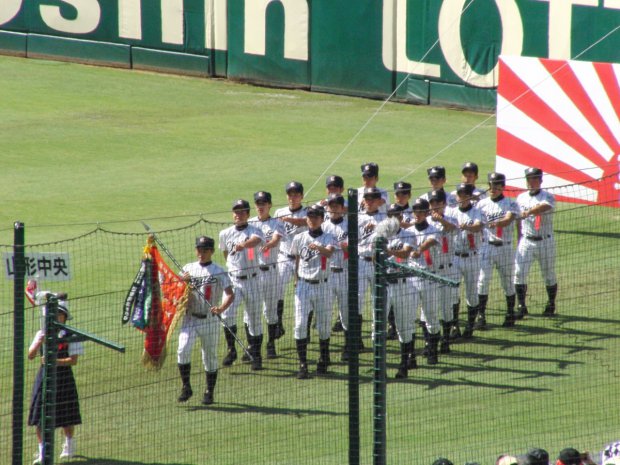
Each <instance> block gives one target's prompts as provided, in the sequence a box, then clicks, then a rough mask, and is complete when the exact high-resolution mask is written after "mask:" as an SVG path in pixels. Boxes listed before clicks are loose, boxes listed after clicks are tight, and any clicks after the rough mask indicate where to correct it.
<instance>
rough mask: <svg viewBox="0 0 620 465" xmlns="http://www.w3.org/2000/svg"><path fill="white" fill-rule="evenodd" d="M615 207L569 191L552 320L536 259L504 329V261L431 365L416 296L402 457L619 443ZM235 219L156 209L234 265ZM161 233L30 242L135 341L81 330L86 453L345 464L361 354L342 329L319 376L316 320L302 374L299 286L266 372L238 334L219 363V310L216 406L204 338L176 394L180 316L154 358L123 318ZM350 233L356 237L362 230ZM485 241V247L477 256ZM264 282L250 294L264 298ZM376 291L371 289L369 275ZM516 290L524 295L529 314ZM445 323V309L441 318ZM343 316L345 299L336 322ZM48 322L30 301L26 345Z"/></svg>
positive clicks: (394, 353)
mask: <svg viewBox="0 0 620 465" xmlns="http://www.w3.org/2000/svg"><path fill="white" fill-rule="evenodd" d="M585 188H587V186H584V185H574V186H562V187H558V188H551V189H549V191H550V192H551V193H553V194H555V195H556V197H558V198H562V197H566V196H567V193H568V194H570V195H574V194H575V192H576V191H577V190H579V189H585ZM617 212H618V211H617V210H616V209H612V208H609V207H608V206H607V205H606V204H604V203H600V202H598V203H597V202H596V201H595V200H594V199H593V200H592V202H590V203H587V204H586V203H584V204H577V205H576V204H574V203H563V202H562V201H559V202H558V203H557V204H556V209H555V212H554V214H553V216H554V228H553V236H554V239H555V243H556V253H555V272H556V275H557V284H558V288H557V297H556V299H555V304H556V308H555V316H553V317H543V316H542V313H543V311H544V310H545V306H546V304H547V301H548V298H549V295H548V289H547V287H548V286H547V283H545V281H544V279H543V278H544V277H543V276H542V274H541V271H540V268H539V266H538V265H537V264H534V265H533V266H532V267H531V269H530V272H529V275H528V277H527V297H526V298H527V301H526V302H527V308H528V310H529V314H528V315H526V316H525V317H524V318H523V319H517V320H516V323H515V325H514V327H503V326H502V325H503V323H504V320H505V317H506V298H505V291H504V289H503V288H502V286H501V284H500V280H499V278H498V275H499V273H498V271H497V268H495V269H494V271H493V278H492V279H491V281H490V284H489V287H488V300H487V303H486V312H485V317H486V329H484V330H483V329H478V327H476V329H474V332H473V337H472V338H470V339H463V338H462V337H461V338H459V339H455V340H452V341H451V345H450V347H451V350H450V353H439V354H438V361H439V363H437V364H429V363H428V361H427V356H426V355H424V354H423V353H422V351H423V350H424V346H425V344H424V333H423V331H422V325H421V324H420V319H422V320H424V319H425V317H424V314H423V312H420V309H419V308H417V307H416V308H415V309H412V313H414V314H415V319H416V320H417V324H416V325H415V340H416V345H415V353H416V355H417V362H418V367H417V368H411V369H409V370H408V376H407V377H406V378H398V379H396V378H395V374H396V372H397V371H398V367H399V363H400V361H401V344H400V341H398V340H389V341H388V343H387V358H386V360H387V366H386V368H387V376H388V378H387V390H386V399H387V429H386V438H387V440H386V443H385V448H386V453H387V458H388V462H389V463H432V462H433V460H434V459H435V458H437V457H439V456H446V457H449V458H451V459H452V460H453V461H454V463H461V462H465V461H468V460H470V461H478V462H480V463H492V462H493V461H494V460H495V458H496V457H497V456H498V455H499V454H501V453H511V454H519V453H523V452H525V451H526V450H528V449H530V448H532V447H542V448H545V449H547V450H548V451H549V452H550V454H551V455H554V454H557V452H558V451H559V450H560V449H562V448H564V447H567V446H571V447H575V448H577V449H579V450H580V451H581V450H590V451H592V452H596V451H598V450H601V449H602V448H603V446H604V445H605V444H606V443H608V442H610V441H612V440H615V439H617V437H618V434H619V433H618V427H617V420H616V418H618V414H619V413H620V412H618V402H617V398H618V394H620V392H619V388H618V375H619V373H618V363H617V360H618V355H619V354H618V352H619V350H620V346H619V345H618V343H617V337H618V336H617V333H618V331H617V330H618V325H619V323H620V320H619V319H618V315H617V310H618V301H619V297H620V295H619V294H620V292H619V287H618V282H619V278H620V276H619V274H620V272H619V269H620V267H619V264H620V248H619V247H618V238H619V235H618V234H619V233H618V230H619V229H618V222H619V221H620V220H619V215H618V213H617ZM230 225H231V224H230V223H229V222H221V221H219V222H218V221H211V220H210V219H209V218H205V217H200V218H194V219H188V218H187V217H182V218H176V219H168V220H166V221H165V222H154V223H153V224H152V227H153V230H155V231H156V232H157V238H158V239H159V241H160V243H161V244H163V245H165V248H166V249H167V252H168V253H169V254H170V255H172V256H173V257H174V259H175V260H176V262H178V263H179V264H181V265H185V264H187V263H191V262H195V261H196V260H197V258H196V250H195V244H196V242H195V241H196V238H197V237H199V236H202V235H206V236H209V237H211V238H214V239H215V248H216V251H215V254H214V262H216V263H218V264H220V265H222V266H224V264H225V260H224V258H223V255H222V252H221V251H220V250H219V248H218V246H219V244H218V241H219V233H220V231H222V230H223V229H225V228H228V227H230ZM28 227H29V226H28V225H26V231H28ZM512 227H514V225H513V226H512ZM65 229H66V228H65ZM27 235H28V233H27ZM53 235H54V237H57V236H59V235H60V233H57V232H56V233H54V234H53ZM147 238H148V233H147V232H146V231H145V230H144V229H143V227H142V225H141V224H140V222H126V223H123V224H122V225H113V224H105V225H97V226H96V227H93V228H92V230H90V231H87V232H85V233H81V234H80V235H79V236H76V237H71V238H68V239H62V240H57V241H54V242H48V243H38V244H31V243H27V244H26V257H27V275H26V279H27V280H28V279H36V281H37V285H38V288H37V290H38V291H39V292H41V291H46V290H47V291H51V292H66V293H67V295H68V297H67V302H68V308H69V312H70V314H71V316H72V317H73V318H72V319H71V320H70V321H68V324H70V325H72V326H75V327H77V328H80V329H82V330H85V331H87V332H89V333H92V334H94V335H96V336H98V337H101V338H104V339H107V340H110V341H113V342H115V343H117V344H120V345H123V346H125V348H126V352H125V353H124V354H119V353H116V352H113V351H110V350H109V349H107V348H105V347H103V346H100V345H96V344H93V343H90V342H84V343H83V347H84V351H83V354H79V355H78V363H77V365H75V366H73V367H72V371H73V375H74V377H75V380H76V385H77V391H78V393H79V407H80V413H81V420H82V423H81V425H79V426H78V427H76V433H75V440H74V441H75V444H74V445H73V447H74V451H73V452H74V454H75V456H76V457H77V458H80V459H81V460H82V461H84V463H92V464H103V463H105V464H144V463H152V464H202V463H218V464H237V463H245V462H251V463H269V464H274V463H283V464H284V463H286V464H290V463H295V464H303V463H312V464H315V463H325V464H331V463H334V464H340V463H346V462H347V458H348V453H349V451H348V447H349V440H348V421H349V400H348V386H349V385H348V376H347V373H348V367H347V364H346V363H344V362H342V361H341V352H342V349H343V347H344V335H343V333H342V332H332V334H331V337H330V349H331V365H330V366H329V368H328V373H327V375H320V374H317V373H316V369H317V361H318V360H319V358H320V355H321V353H320V344H319V337H318V332H317V329H316V328H314V327H312V326H311V330H310V333H311V340H310V342H309V344H308V346H307V352H308V353H307V360H308V368H309V379H305V380H299V379H297V374H298V370H299V359H298V351H297V347H296V342H295V339H294V337H293V335H294V330H293V328H294V327H295V319H294V299H295V298H294V293H295V288H294V286H293V284H292V283H289V284H288V285H287V286H286V287H285V289H284V294H283V301H284V307H283V308H284V313H283V326H284V329H285V330H286V333H285V334H284V335H283V336H282V337H280V338H279V339H277V340H276V341H275V349H276V353H277V357H276V358H267V356H266V344H267V341H268V325H267V323H266V321H265V319H264V317H263V322H262V326H263V333H264V338H263V341H262V365H263V369H262V370H253V369H252V365H251V363H247V362H243V361H242V360H241V357H242V355H243V350H242V349H241V348H240V346H239V345H238V344H236V347H237V353H238V358H237V360H235V361H234V363H233V364H232V366H222V361H223V359H224V358H225V356H226V355H227V353H228V346H227V340H226V337H225V332H224V329H223V327H222V326H221V323H220V322H219V321H217V322H216V325H217V331H219V343H218V346H217V360H218V362H219V369H218V377H217V384H216V386H215V389H214V403H213V404H211V405H203V404H202V402H201V401H202V399H203V393H204V391H205V390H206V388H207V376H206V374H205V369H204V366H203V360H202V358H201V351H200V347H201V343H200V340H196V341H195V344H194V346H193V350H192V351H191V360H190V363H189V365H190V371H189V374H190V380H191V386H192V389H193V396H192V397H191V398H190V399H189V400H187V401H186V402H178V401H177V398H178V397H179V395H180V394H181V388H182V381H181V375H180V372H179V367H178V364H177V348H178V346H179V332H180V326H179V325H177V327H176V330H174V331H172V333H171V338H170V340H169V341H168V344H167V345H166V350H165V352H166V358H165V360H164V361H163V362H162V363H161V364H160V365H161V366H160V367H157V369H153V367H152V366H151V367H150V369H149V368H147V367H146V366H145V365H144V363H143V354H144V351H145V339H147V338H146V337H145V336H146V335H145V332H144V331H141V330H140V329H138V328H136V326H139V325H136V324H134V323H135V322H132V321H129V322H128V323H127V324H122V318H123V314H124V311H125V302H126V298H127V295H128V291H129V289H130V287H131V284H132V282H134V280H135V278H136V274H137V273H138V271H139V269H140V266H141V263H142V259H143V257H144V249H145V246H146V244H147ZM541 242H545V241H541ZM155 245H157V244H155ZM535 245H538V244H535ZM504 246H509V247H511V248H512V250H513V251H514V250H516V247H517V237H516V234H515V236H514V241H513V242H512V243H511V244H504ZM352 247H353V249H352V250H355V244H353V246H352ZM436 247H440V245H438V246H436ZM486 247H487V248H488V247H495V246H490V245H487V246H486ZM0 249H1V251H2V253H3V264H4V267H5V275H6V276H7V277H8V278H9V279H5V280H3V281H2V283H3V284H2V295H1V299H2V308H3V309H4V310H2V312H1V313H2V314H3V315H4V316H5V317H6V319H7V321H12V314H13V310H12V307H13V289H12V286H13V281H12V280H11V279H10V278H11V277H12V276H11V273H13V272H14V269H13V263H12V261H11V253H12V245H3V246H1V247H0ZM158 249H159V251H160V253H161V257H162V259H163V261H165V262H166V263H167V265H168V266H169V267H170V269H171V270H172V271H173V272H175V273H176V272H178V271H179V270H178V269H177V266H176V264H175V263H174V261H173V260H171V259H170V257H169V256H168V255H167V254H166V253H165V252H164V251H163V250H162V247H161V246H160V247H158ZM483 250H484V248H483V247H482V244H481V248H480V254H481V255H482V253H483ZM360 263H361V261H360ZM536 263H538V262H536ZM242 271H243V273H244V275H245V276H248V277H249V278H248V279H254V277H253V275H254V274H256V275H257V277H258V275H259V274H260V273H261V272H263V270H261V269H260V268H258V267H256V266H252V267H248V268H246V269H243V270H242ZM417 279H421V278H417ZM422 281H423V280H422ZM388 286H389V284H388ZM436 287H438V288H440V287H441V285H440V284H436ZM464 287H465V286H463V285H462V286H461V289H460V290H459V291H458V293H459V297H460V301H461V307H460V309H461V310H460V311H461V313H460V317H459V320H460V329H461V331H463V330H464V329H465V326H466V323H467V309H466V307H467V305H466V300H467V298H466V294H465V289H464ZM257 289H258V290H255V294H250V295H248V296H247V297H248V299H258V300H260V299H261V298H263V297H264V293H263V291H262V290H260V289H259V288H257ZM415 289H416V290H415V293H416V294H417V299H418V300H417V302H419V303H420V304H421V305H423V304H422V299H421V297H420V296H421V295H422V294H420V292H421V291H420V289H419V288H415ZM367 292H368V293H369V294H368V296H370V292H371V289H368V291H367ZM402 292H403V293H405V294H406V293H407V292H409V293H410V294H411V295H413V294H414V291H413V288H411V289H409V290H407V287H402ZM476 294H478V291H477V288H476ZM434 298H438V297H434ZM518 304H519V302H518V299H517V302H516V308H515V311H516V312H518ZM246 305H247V304H245V303H244V304H242V305H241V307H240V309H239V312H238V314H237V318H236V325H237V328H238V331H237V335H238V337H239V338H240V339H241V341H242V342H243V344H245V345H246V346H247V345H248V342H251V341H248V338H247V335H246V334H245V331H244V316H243V310H244V308H245V306H246ZM432 305H436V306H437V305H439V304H438V303H437V302H435V303H428V310H429V311H430V306H432ZM371 307H372V301H371V299H370V298H366V299H364V301H363V308H362V314H363V321H364V323H363V329H362V338H363V342H364V345H365V346H366V347H367V349H366V350H365V351H363V352H362V353H361V354H360V364H359V373H360V379H359V381H360V384H361V389H360V412H359V418H360V424H359V428H360V434H361V445H360V451H361V452H360V456H361V460H360V461H361V463H370V462H371V461H372V450H373V434H372V432H373V384H372V383H371V381H372V379H373V373H374V370H373V365H374V360H373V355H372V353H371V351H370V350H369V348H370V347H371V345H372V339H371V321H372V308H371ZM477 318H478V316H477ZM438 319H439V320H442V319H443V317H442V315H440V317H439V318H438ZM335 321H336V311H335V310H334V312H333V314H332V316H331V318H330V326H331V324H332V323H335ZM440 324H441V321H440ZM40 326H41V307H40V306H37V305H35V306H32V305H30V304H29V303H28V302H27V308H26V327H25V331H24V332H25V337H26V347H28V345H29V343H30V341H31V340H32V338H33V337H34V336H35V334H36V333H37V330H38V329H39V328H40ZM12 329H13V328H12V324H7V325H4V326H3V329H2V330H0V331H2V332H1V335H2V337H3V339H4V340H5V341H11V340H12V337H13V336H12ZM440 331H441V329H440ZM250 336H252V335H250ZM12 350H13V349H12V344H9V343H6V344H3V345H2V348H1V349H0V351H1V353H2V356H1V357H0V360H2V362H0V374H1V376H2V380H3V381H1V382H0V383H1V386H2V389H1V390H0V391H1V394H0V435H1V436H2V438H1V442H2V444H5V445H6V446H7V447H3V448H2V452H1V456H0V461H1V462H2V463H9V462H10V457H11V450H12V448H11V447H8V446H9V445H10V444H11V421H12V412H13V410H14V408H15V406H13V405H12V399H11V380H12V369H13V364H12ZM24 357H25V354H24ZM39 360H40V359H39V357H33V360H32V361H31V362H29V363H26V373H25V386H26V387H25V396H24V397H25V400H24V405H23V406H22V407H23V411H24V422H25V423H26V420H27V418H28V413H29V412H28V411H29V402H30V396H29V393H30V392H31V389H32V388H33V384H34V380H35V377H36V373H37V371H38V369H39V366H40V361H39ZM56 438H57V440H56V451H57V454H56V455H57V456H58V454H60V453H61V452H62V449H63V443H64V436H63V435H62V433H61V430H58V432H57V435H56ZM24 451H25V460H24V461H25V462H27V461H29V460H30V454H32V453H35V452H36V451H37V442H36V438H35V435H34V428H28V429H27V430H26V431H25V435H24Z"/></svg>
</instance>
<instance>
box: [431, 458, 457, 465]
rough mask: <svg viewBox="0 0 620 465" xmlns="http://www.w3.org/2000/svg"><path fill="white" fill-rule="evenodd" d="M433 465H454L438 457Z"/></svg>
mask: <svg viewBox="0 0 620 465" xmlns="http://www.w3.org/2000/svg"><path fill="white" fill-rule="evenodd" d="M433 465H454V464H453V463H452V462H451V461H450V460H448V459H446V458H444V457H439V458H438V459H437V460H435V461H434V462H433Z"/></svg>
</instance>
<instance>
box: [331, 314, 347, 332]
mask: <svg viewBox="0 0 620 465" xmlns="http://www.w3.org/2000/svg"><path fill="white" fill-rule="evenodd" d="M343 331H344V327H343V326H342V321H340V318H338V320H337V321H336V322H335V323H334V326H332V333H341V332H343Z"/></svg>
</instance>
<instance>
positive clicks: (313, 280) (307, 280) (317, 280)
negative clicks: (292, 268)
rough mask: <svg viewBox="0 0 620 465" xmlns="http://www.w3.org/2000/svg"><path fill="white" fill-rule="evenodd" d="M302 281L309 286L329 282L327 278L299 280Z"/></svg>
mask: <svg viewBox="0 0 620 465" xmlns="http://www.w3.org/2000/svg"><path fill="white" fill-rule="evenodd" d="M299 279H301V280H302V281H305V282H307V283H308V284H320V283H326V282H327V278H325V279H306V278H299Z"/></svg>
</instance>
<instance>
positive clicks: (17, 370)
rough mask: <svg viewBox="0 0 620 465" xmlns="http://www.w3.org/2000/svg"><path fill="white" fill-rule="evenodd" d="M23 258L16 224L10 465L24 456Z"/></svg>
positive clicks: (19, 225)
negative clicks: (11, 448)
mask: <svg viewBox="0 0 620 465" xmlns="http://www.w3.org/2000/svg"><path fill="white" fill-rule="evenodd" d="M24 254H25V251H24V223H21V222H19V221H18V222H16V223H15V224H14V231H13V269H14V270H15V279H14V281H13V453H12V464H13V465H22V463H23V456H24V346H25V345H24V279H25V274H26V266H25V265H26V264H25V260H24Z"/></svg>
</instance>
